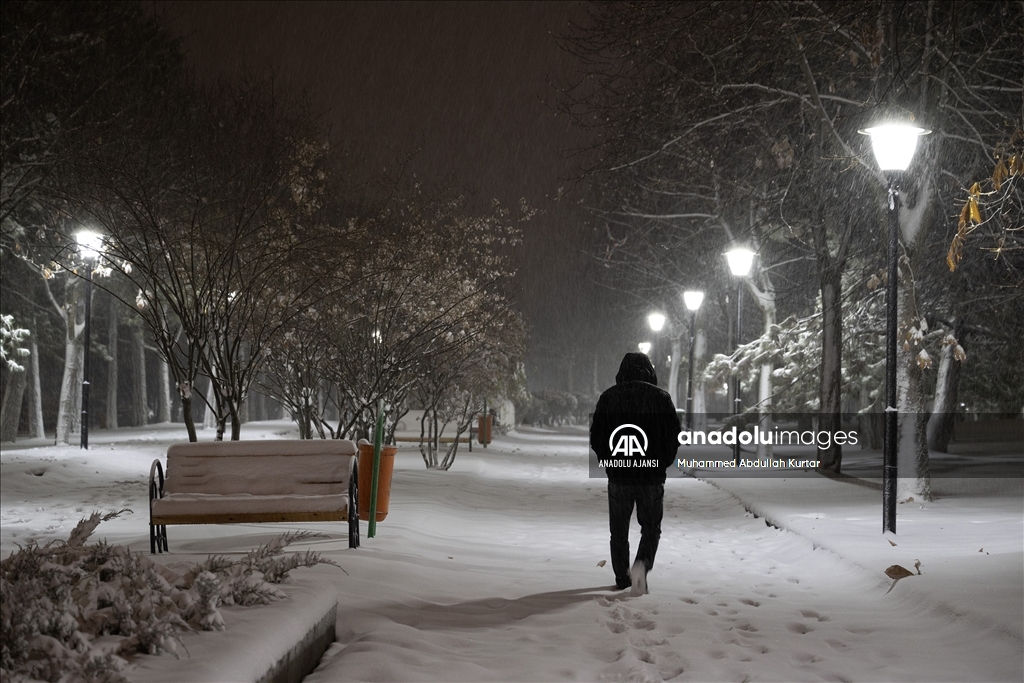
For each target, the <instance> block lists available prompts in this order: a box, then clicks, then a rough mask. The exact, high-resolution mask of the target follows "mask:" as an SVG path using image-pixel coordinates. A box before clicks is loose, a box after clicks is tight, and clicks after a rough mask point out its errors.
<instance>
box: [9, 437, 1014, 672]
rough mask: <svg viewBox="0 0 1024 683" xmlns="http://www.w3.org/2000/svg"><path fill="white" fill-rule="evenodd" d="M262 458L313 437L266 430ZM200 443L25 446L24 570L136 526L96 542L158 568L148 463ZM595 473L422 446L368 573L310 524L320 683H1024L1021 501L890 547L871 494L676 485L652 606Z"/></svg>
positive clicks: (767, 483)
mask: <svg viewBox="0 0 1024 683" xmlns="http://www.w3.org/2000/svg"><path fill="white" fill-rule="evenodd" d="M242 435H243V438H246V439H252V438H280V437H283V436H287V437H294V435H295V431H294V429H293V428H292V427H291V425H289V424H287V423H284V422H276V423H260V424H257V425H253V424H249V425H246V426H245V427H244V428H243V431H242ZM183 436H184V429H183V428H182V427H181V426H180V425H160V426H156V427H151V428H147V429H124V430H120V431H118V432H116V433H107V432H102V431H100V432H95V433H94V434H92V435H90V441H91V443H92V449H91V450H89V451H88V452H83V451H81V450H79V449H78V448H75V447H72V448H67V447H54V446H52V445H51V446H45V445H43V444H39V443H34V442H19V443H17V444H4V447H3V451H2V456H0V494H2V496H0V498H2V503H0V526H2V535H0V550H2V554H3V555H4V556H6V555H8V554H9V553H11V552H12V551H13V550H14V549H15V548H16V544H19V543H24V542H25V541H27V540H28V539H29V538H35V539H37V540H40V541H45V540H47V539H51V538H66V537H67V534H68V532H69V531H70V530H71V528H72V527H73V526H74V525H75V523H76V522H77V521H78V519H79V518H80V517H82V516H83V515H85V514H88V513H89V512H91V511H93V510H103V511H109V510H115V509H121V508H124V507H127V508H130V509H132V510H133V511H134V514H133V515H124V516H122V517H119V518H117V519H114V520H112V521H110V522H107V523H104V524H103V525H101V526H100V528H99V529H97V531H96V534H95V537H96V538H106V539H107V540H108V541H110V542H115V543H121V544H126V545H128V546H130V547H131V548H132V549H134V550H138V551H144V552H146V553H148V552H149V537H148V528H147V523H148V520H147V513H146V509H147V503H146V497H147V485H148V474H149V467H150V463H151V462H152V460H153V459H154V458H156V457H162V454H163V453H164V452H165V450H166V447H167V445H168V444H169V443H171V442H172V441H175V440H179V439H181V438H182V437H183ZM204 437H205V438H212V433H208V434H202V436H201V438H204ZM851 457H852V456H851ZM869 457H870V455H869ZM851 465H853V463H851ZM587 472H588V468H587V448H586V438H585V434H584V432H583V431H582V430H560V431H544V430H521V431H520V432H519V433H516V434H512V435H508V436H505V437H501V438H500V439H498V440H497V441H496V442H495V443H493V444H492V445H491V446H490V447H488V448H487V449H481V448H479V447H478V446H475V447H474V451H473V453H471V454H470V453H467V452H465V451H464V450H462V449H460V455H459V456H458V458H457V459H456V462H455V465H454V467H453V468H452V469H451V470H450V471H448V472H437V471H425V470H424V468H423V463H422V460H421V459H420V457H419V454H418V452H417V451H416V449H415V447H411V446H403V447H402V448H401V450H400V453H399V456H398V461H397V463H396V473H395V481H394V485H393V488H392V497H391V512H390V514H389V516H388V518H387V519H386V520H385V521H383V522H380V523H379V524H378V526H377V537H376V538H373V539H367V538H365V525H364V539H363V547H362V548H360V549H359V550H354V551H353V550H349V549H348V548H347V537H346V532H345V528H344V524H343V523H339V524H319V525H318V524H310V525H306V526H307V528H311V529H314V530H318V531H321V532H322V533H323V534H324V536H323V537H321V538H317V539H313V540H312V541H310V542H307V543H304V544H296V545H294V546H292V548H293V549H295V550H304V549H306V548H312V549H315V550H317V551H320V552H321V553H323V554H324V555H326V556H328V557H330V558H332V559H334V560H335V561H337V562H338V563H339V564H340V565H341V567H342V568H344V570H345V571H344V572H343V571H341V570H340V569H338V568H335V567H330V566H326V565H321V566H318V567H315V568H312V569H299V570H296V571H295V574H296V575H297V576H301V577H308V578H310V579H313V578H316V579H326V580H327V581H329V582H330V583H332V584H333V585H334V586H335V587H336V589H337V592H338V596H339V613H338V620H337V634H338V636H337V637H338V642H337V643H335V644H334V645H333V646H332V647H331V648H330V649H329V650H328V655H327V656H326V657H325V658H324V660H323V661H322V663H321V665H320V668H319V669H318V670H317V671H316V672H314V673H313V674H311V675H310V676H309V677H308V678H307V679H306V680H307V681H310V682H312V683H315V682H324V681H343V680H364V681H365V680H373V681H454V680H459V681H476V680H488V681H511V680H525V681H541V680H579V681H604V680H651V681H658V680H680V681H744V680H749V681H754V680H766V681H812V680H826V681H861V680H864V681H1020V680H1022V679H1024V664H1022V660H1024V641H1022V631H1024V627H1022V622H1024V596H1022V592H1024V503H1022V500H1024V499H1022V496H1021V487H1020V481H1019V480H1016V481H1014V480H1002V481H996V482H993V481H991V480H982V479H972V480H965V481H957V480H936V488H937V490H938V491H939V493H940V494H943V493H946V495H940V496H939V497H938V498H937V500H936V501H934V502H931V503H923V504H922V503H920V502H918V503H910V504H906V505H901V506H900V508H899V511H898V519H897V531H898V534H897V535H896V536H894V537H891V538H889V539H886V538H884V537H883V536H882V534H881V510H880V500H881V495H880V493H879V492H878V491H876V490H874V489H872V488H869V487H867V486H862V485H858V484H853V483H846V482H836V481H831V480H826V479H820V478H813V479H799V480H792V479H787V480H782V479H715V480H713V481H711V482H710V483H709V482H706V481H701V480H698V479H694V478H690V477H681V478H673V479H670V480H669V482H668V483H667V485H666V510H665V522H664V524H663V536H662V542H661V548H660V550H659V552H658V558H657V564H656V566H655V569H654V571H653V572H652V574H651V576H650V590H651V593H650V594H649V595H645V596H641V597H635V598H633V597H629V596H628V595H627V594H624V593H621V592H617V591H614V590H612V589H611V584H612V574H611V569H610V567H609V566H608V565H607V564H605V561H606V560H607V559H608V532H607V503H606V494H605V485H604V482H603V481H600V480H592V479H589V478H588V475H587ZM954 494H955V495H954ZM740 500H742V501H743V502H744V504H746V506H747V507H749V508H750V509H751V510H753V511H754V512H756V513H757V515H758V516H755V515H754V514H751V513H750V512H748V511H747V510H746V509H745V508H744V506H743V504H741V503H740ZM766 520H767V521H770V522H771V523H772V524H774V525H776V526H778V527H782V528H781V529H779V528H775V527H773V526H769V525H767V524H766V523H765V522H766ZM299 526H300V525H285V524H273V525H256V524H253V525H205V526H188V527H169V528H168V532H169V538H170V548H171V551H172V552H171V553H170V554H168V555H161V556H156V559H158V561H161V562H165V563H168V564H170V565H172V566H176V567H183V566H185V565H186V564H187V563H188V562H191V561H195V560H198V559H202V558H204V557H205V556H206V555H207V554H211V553H215V554H224V555H234V554H241V553H244V552H246V551H248V550H250V549H252V548H253V547H255V546H257V545H258V544H261V543H264V542H266V541H268V540H270V539H271V538H273V537H275V536H277V535H279V534H281V533H283V532H284V531H286V530H289V529H294V528H298V527H299ZM633 539H634V547H635V543H636V540H637V539H638V528H637V527H636V526H635V523H634V530H633ZM892 543H895V545H892ZM917 561H920V563H921V564H920V571H921V575H920V576H917V575H915V576H912V577H908V578H906V579H903V580H901V581H900V582H899V583H897V584H896V585H895V587H894V588H893V589H892V591H891V592H889V593H888V594H886V591H887V590H888V589H889V588H890V585H891V583H892V582H891V581H890V579H888V578H887V577H886V576H885V574H884V570H885V569H886V568H887V567H888V566H890V565H892V564H900V565H902V566H904V567H906V568H908V569H910V570H912V571H913V570H914V564H915V562H917ZM602 564H604V566H599V565H602ZM252 609H254V610H259V609H260V608H252ZM256 623H258V620H257V622H256ZM257 627H260V628H266V627H267V625H262V626H259V625H258V626H257Z"/></svg>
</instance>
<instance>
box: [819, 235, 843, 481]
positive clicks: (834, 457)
mask: <svg viewBox="0 0 1024 683" xmlns="http://www.w3.org/2000/svg"><path fill="white" fill-rule="evenodd" d="M819 258H820V255H819ZM819 272H820V273H821V376H820V382H819V385H818V400H819V404H818V428H819V429H821V430H823V431H829V432H831V433H833V434H835V433H836V432H837V431H839V430H840V429H841V428H842V415H841V413H842V400H843V399H842V379H843V356H842V353H843V308H842V307H843V297H842V285H841V278H842V273H841V272H838V269H837V268H831V267H825V268H821V269H820V271H819ZM830 442H832V443H831V444H830V445H829V447H828V448H822V447H820V446H819V447H818V460H819V461H820V463H821V469H823V470H830V471H832V472H839V471H841V468H842V463H843V448H842V446H840V445H839V444H837V443H834V441H833V440H831V439H830Z"/></svg>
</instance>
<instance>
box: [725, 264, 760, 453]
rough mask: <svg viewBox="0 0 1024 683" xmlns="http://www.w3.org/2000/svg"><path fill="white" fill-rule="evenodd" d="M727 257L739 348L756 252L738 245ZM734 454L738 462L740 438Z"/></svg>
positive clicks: (736, 395) (738, 403)
mask: <svg viewBox="0 0 1024 683" xmlns="http://www.w3.org/2000/svg"><path fill="white" fill-rule="evenodd" d="M725 258H726V259H727V260H728V262H729V270H730V271H732V274H733V275H735V276H736V278H737V280H736V348H737V349H739V347H740V344H742V343H743V339H742V337H741V334H742V333H741V327H742V325H743V278H745V277H746V276H747V275H748V274H749V273H750V269H751V267H752V266H753V265H754V252H752V251H750V250H749V249H744V248H742V247H738V248H736V249H730V250H729V251H727V252H726V253H725ZM732 381H733V390H732V392H733V393H732V396H733V399H732V401H733V403H732V414H733V415H739V414H740V412H741V410H742V408H743V405H742V403H743V402H742V399H741V398H740V375H739V373H736V375H735V376H734V377H733V379H732ZM733 456H734V459H735V461H736V463H737V464H739V461H740V440H739V438H737V439H736V444H735V445H734V446H733Z"/></svg>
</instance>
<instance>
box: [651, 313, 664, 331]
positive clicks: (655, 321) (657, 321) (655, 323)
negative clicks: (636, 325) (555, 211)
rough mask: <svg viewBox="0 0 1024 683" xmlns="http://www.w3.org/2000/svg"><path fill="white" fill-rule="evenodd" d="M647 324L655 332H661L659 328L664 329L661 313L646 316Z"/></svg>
mask: <svg viewBox="0 0 1024 683" xmlns="http://www.w3.org/2000/svg"><path fill="white" fill-rule="evenodd" d="M647 324H648V325H650V326H651V329H652V330H654V331H655V332H661V328H663V327H665V316H664V315H662V314H661V313H651V314H650V315H649V316H647Z"/></svg>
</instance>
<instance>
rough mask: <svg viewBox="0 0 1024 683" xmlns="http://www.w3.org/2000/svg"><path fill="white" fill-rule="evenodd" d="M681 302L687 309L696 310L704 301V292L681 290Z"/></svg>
mask: <svg viewBox="0 0 1024 683" xmlns="http://www.w3.org/2000/svg"><path fill="white" fill-rule="evenodd" d="M683 303H685V304H686V308H687V310H690V311H696V310H697V309H698V308H700V305H701V304H702V303H704V292H694V291H689V292H683Z"/></svg>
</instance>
